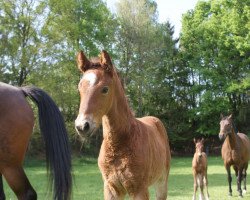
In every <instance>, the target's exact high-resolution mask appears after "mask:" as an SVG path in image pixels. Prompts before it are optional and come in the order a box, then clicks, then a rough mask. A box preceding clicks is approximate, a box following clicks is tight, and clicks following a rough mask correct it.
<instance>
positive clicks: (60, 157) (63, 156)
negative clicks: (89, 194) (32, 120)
mask: <svg viewBox="0 0 250 200" xmlns="http://www.w3.org/2000/svg"><path fill="white" fill-rule="evenodd" d="M20 89H21V90H22V91H23V93H24V95H25V96H28V97H30V98H31V99H32V100H33V101H34V102H35V103H36V104H37V106H38V112H39V124H40V129H41V132H42V135H43V139H44V143H45V149H46V161H47V169H48V171H49V175H50V179H49V180H50V181H51V183H52V184H51V190H53V191H54V192H53V195H54V199H55V200H68V199H70V196H71V187H72V177H71V154H70V148H69V140H68V135H67V131H66V128H65V124H64V120H63V117H62V115H61V113H60V111H59V109H58V107H57V106H56V104H55V103H54V101H53V100H52V99H51V97H50V96H49V95H48V94H46V93H45V92H44V91H43V90H41V89H39V88H36V87H22V88H20Z"/></svg>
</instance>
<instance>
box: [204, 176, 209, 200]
mask: <svg viewBox="0 0 250 200" xmlns="http://www.w3.org/2000/svg"><path fill="white" fill-rule="evenodd" d="M204 185H205V187H206V191H207V200H209V193H208V180H207V173H205V176H204Z"/></svg>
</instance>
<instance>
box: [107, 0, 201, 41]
mask: <svg viewBox="0 0 250 200" xmlns="http://www.w3.org/2000/svg"><path fill="white" fill-rule="evenodd" d="M106 1H107V5H108V7H109V8H110V10H111V11H112V12H114V11H115V2H117V1H119V0H106ZM155 1H156V3H157V5H158V12H159V22H166V21H167V20H168V21H170V23H171V24H172V25H174V27H175V34H174V37H175V38H176V37H179V34H180V30H181V16H182V14H184V13H185V12H187V11H188V10H190V9H193V8H194V7H195V5H196V3H197V2H198V0H155Z"/></svg>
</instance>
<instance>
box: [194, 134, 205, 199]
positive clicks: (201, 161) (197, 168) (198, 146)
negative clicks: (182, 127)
mask: <svg viewBox="0 0 250 200" xmlns="http://www.w3.org/2000/svg"><path fill="white" fill-rule="evenodd" d="M194 144H195V153H194V157H193V161H192V169H193V176H194V195H193V200H195V199H196V191H197V188H198V186H199V187H200V192H201V194H200V199H201V200H203V199H205V197H204V192H203V189H204V186H206V189H207V200H208V199H209V193H208V180H207V155H206V153H205V152H203V149H204V139H203V138H202V139H201V140H196V139H194Z"/></svg>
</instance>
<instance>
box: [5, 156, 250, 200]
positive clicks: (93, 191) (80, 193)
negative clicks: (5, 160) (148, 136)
mask: <svg viewBox="0 0 250 200" xmlns="http://www.w3.org/2000/svg"><path fill="white" fill-rule="evenodd" d="M191 162H192V157H185V158H179V157H174V158H172V162H171V168H170V176H169V192H168V200H190V199H192V194H193V176H192V169H191ZM24 166H25V167H24V168H25V171H26V173H27V176H28V178H29V180H30V182H31V184H32V185H33V187H34V189H35V190H36V191H37V193H38V199H41V200H46V199H48V200H50V199H52V198H51V197H48V196H46V191H47V178H46V165H45V161H44V160H35V159H30V158H29V159H26V160H25V163H24ZM248 173H249V170H248ZM73 174H74V175H73V176H74V183H73V195H72V199H73V200H102V199H103V183H102V178H101V173H100V171H99V169H98V166H97V160H96V159H94V158H74V159H73ZM249 174H250V173H249ZM232 175H233V176H232V177H233V181H232V189H233V196H232V197H228V183H227V175H226V170H225V169H224V166H223V162H222V159H221V157H220V156H218V157H208V187H209V188H208V189H209V193H210V199H211V200H213V199H214V200H228V199H230V200H231V199H238V192H237V191H236V177H235V176H234V173H232ZM4 188H5V193H6V197H7V200H14V199H16V197H15V195H14V194H13V192H12V191H11V190H10V188H9V187H8V186H7V185H6V182H5V181H4ZM247 189H248V193H247V194H245V195H244V198H243V199H249V198H250V178H249V177H247ZM150 199H152V200H153V199H155V197H154V190H153V188H151V190H150Z"/></svg>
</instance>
